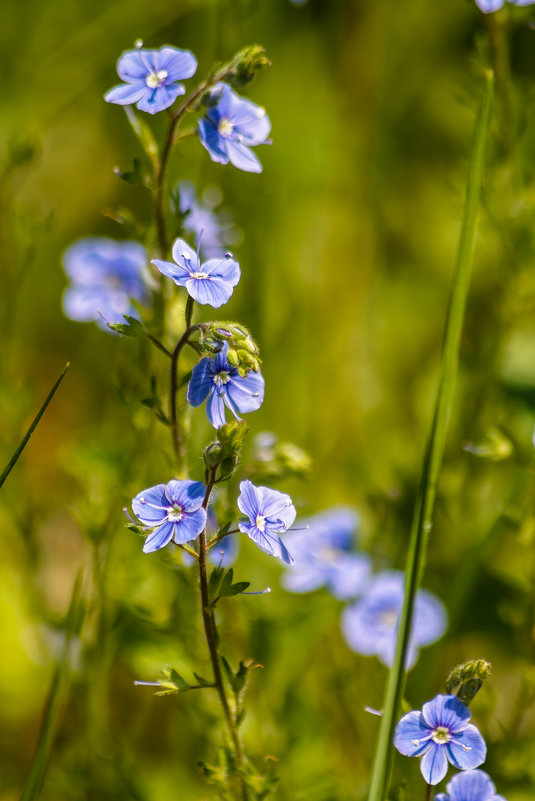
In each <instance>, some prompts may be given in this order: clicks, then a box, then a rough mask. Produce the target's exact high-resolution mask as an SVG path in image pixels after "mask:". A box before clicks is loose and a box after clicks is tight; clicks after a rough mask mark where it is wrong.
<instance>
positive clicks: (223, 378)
mask: <svg viewBox="0 0 535 801" xmlns="http://www.w3.org/2000/svg"><path fill="white" fill-rule="evenodd" d="M229 381H230V373H229V372H227V371H226V370H221V372H220V373H217V374H216V375H215V376H214V382H215V383H216V384H217V386H219V387H220V386H222V385H223V384H228V382H229Z"/></svg>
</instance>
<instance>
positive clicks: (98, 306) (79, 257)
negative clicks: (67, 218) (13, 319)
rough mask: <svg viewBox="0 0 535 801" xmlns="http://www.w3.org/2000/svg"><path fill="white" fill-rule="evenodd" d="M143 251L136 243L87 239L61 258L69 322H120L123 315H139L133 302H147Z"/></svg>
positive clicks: (100, 323) (65, 306) (101, 323)
mask: <svg viewBox="0 0 535 801" xmlns="http://www.w3.org/2000/svg"><path fill="white" fill-rule="evenodd" d="M146 264H147V254H146V252H145V249H144V248H143V247H142V246H141V245H139V244H138V243H137V242H115V241H114V240H113V239H104V238H97V237H88V238H87V239H80V240H79V241H78V242H75V243H74V244H73V245H71V246H70V247H69V248H67V250H66V251H65V253H64V255H63V268H64V270H65V272H66V274H67V276H68V277H69V278H70V280H71V284H72V285H71V286H70V287H68V288H67V289H66V290H65V293H64V295H63V311H64V312H65V315H66V316H67V317H69V318H70V319H71V320H77V321H78V322H84V323H85V322H89V321H91V320H95V321H96V322H97V323H98V324H99V325H100V327H101V328H104V329H107V330H108V331H109V330H110V329H109V328H107V325H106V322H110V323H120V322H122V320H123V317H124V315H125V314H128V315H130V316H138V315H137V312H136V309H135V307H134V306H133V305H132V300H137V301H139V302H141V303H143V302H144V301H145V300H146V299H147V288H146V284H145V280H144V271H145V269H146Z"/></svg>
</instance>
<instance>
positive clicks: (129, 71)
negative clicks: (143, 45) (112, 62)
mask: <svg viewBox="0 0 535 801" xmlns="http://www.w3.org/2000/svg"><path fill="white" fill-rule="evenodd" d="M149 71H150V70H149V69H148V67H147V62H146V60H145V58H144V56H143V54H142V51H140V50H127V51H126V52H125V53H123V54H122V56H120V57H119V60H118V62H117V74H118V76H119V78H120V79H121V80H122V81H126V82H127V83H134V82H135V81H143V83H145V78H146V76H147V73H148V72H149Z"/></svg>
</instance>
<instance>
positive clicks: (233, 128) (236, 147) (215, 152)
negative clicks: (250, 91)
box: [199, 83, 271, 172]
mask: <svg viewBox="0 0 535 801" xmlns="http://www.w3.org/2000/svg"><path fill="white" fill-rule="evenodd" d="M213 95H214V96H217V97H218V98H219V100H218V103H217V105H215V106H213V107H211V108H209V109H208V111H207V113H206V117H203V118H202V119H201V120H199V137H200V140H201V143H202V144H203V145H204V147H205V148H206V149H207V151H208V152H209V154H210V158H211V159H212V161H216V162H218V163H219V164H228V163H229V161H230V162H231V164H234V166H235V167H237V168H238V169H239V170H245V171H246V172H262V165H261V164H260V162H259V161H258V159H257V157H256V156H255V154H254V153H253V151H252V150H251V149H250V148H251V146H254V145H263V144H269V142H268V141H267V137H268V135H269V132H270V130H271V122H270V121H269V117H268V116H267V115H266V112H265V110H264V109H263V108H261V107H260V106H257V105H256V103H252V102H251V101H250V100H245V99H244V98H243V97H240V96H239V95H237V94H236V92H234V91H233V90H232V89H231V88H230V86H229V85H228V84H226V83H219V84H216V86H215V87H214V89H213Z"/></svg>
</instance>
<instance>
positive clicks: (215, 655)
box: [199, 471, 249, 801]
mask: <svg viewBox="0 0 535 801" xmlns="http://www.w3.org/2000/svg"><path fill="white" fill-rule="evenodd" d="M214 485H215V471H212V472H211V473H210V475H209V478H208V481H207V485H206V493H205V495H204V500H203V508H204V509H206V508H207V507H208V502H209V500H210V495H211V493H212V490H213V488H214ZM206 552H207V547H206V529H204V531H202V532H201V534H200V535H199V579H200V585H201V611H202V619H203V624H204V633H205V636H206V643H207V645H208V651H209V653H210V661H211V663H212V670H213V674H214V684H215V686H216V689H217V694H218V696H219V701H220V703H221V707H222V709H223V715H224V717H225V722H226V724H227V728H228V732H229V735H230V739H231V741H232V746H233V749H234V756H235V759H236V765H237V766H238V768H239V769H242V768H243V766H244V763H245V758H244V754H243V748H242V744H241V741H240V737H239V733H238V726H237V724H236V720H235V718H234V715H233V714H232V710H231V708H230V704H229V702H228V698H227V693H226V690H225V684H224V681H223V673H222V670H221V659H220V656H219V651H218V647H217V629H216V622H215V617H214V612H213V609H211V607H210V597H209V594H208V573H207V566H206ZM241 791H242V799H243V801H248V799H249V793H248V790H247V785H246V784H245V781H244V779H243V777H242V779H241Z"/></svg>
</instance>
